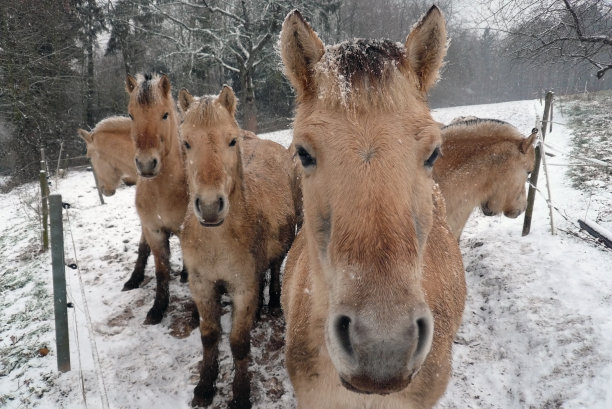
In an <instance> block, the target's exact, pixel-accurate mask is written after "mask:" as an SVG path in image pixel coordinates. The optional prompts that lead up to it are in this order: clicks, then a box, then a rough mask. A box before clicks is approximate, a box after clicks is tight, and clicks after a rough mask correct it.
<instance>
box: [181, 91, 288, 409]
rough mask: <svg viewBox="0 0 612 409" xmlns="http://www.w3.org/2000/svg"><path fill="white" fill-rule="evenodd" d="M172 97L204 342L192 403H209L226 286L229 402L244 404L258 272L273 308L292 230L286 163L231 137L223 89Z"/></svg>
mask: <svg viewBox="0 0 612 409" xmlns="http://www.w3.org/2000/svg"><path fill="white" fill-rule="evenodd" d="M179 104H180V106H181V109H182V111H183V112H184V113H185V114H184V121H183V123H182V124H181V138H182V148H183V151H184V154H185V165H186V168H185V169H186V176H187V182H188V186H189V194H190V204H189V207H188V211H187V215H186V217H185V223H184V228H183V232H182V235H181V246H182V249H183V256H184V259H185V264H186V266H187V269H188V271H189V287H190V289H191V294H192V297H193V299H194V301H195V303H196V305H197V307H198V311H199V313H200V332H201V336H202V345H203V349H204V359H203V363H202V367H201V372H200V381H199V382H198V384H197V386H196V388H195V390H194V397H193V401H192V405H193V406H202V405H204V406H207V405H210V404H211V403H212V401H213V398H214V395H215V384H216V379H217V374H218V370H219V363H218V355H219V340H220V337H221V322H220V319H221V303H220V297H221V293H222V292H227V294H228V295H229V296H230V297H231V299H232V305H233V311H232V329H231V333H230V336H229V341H230V347H231V351H232V356H233V358H234V380H233V384H232V392H233V398H232V401H231V403H230V407H231V408H250V407H251V403H250V398H249V397H250V376H249V372H248V365H249V351H250V341H251V335H250V332H251V328H252V326H253V321H254V318H255V313H256V310H257V309H258V304H259V302H258V298H260V296H259V293H260V292H259V288H260V281H261V277H262V275H263V274H264V273H265V272H266V270H268V267H269V268H270V270H271V292H270V302H269V306H270V307H271V308H274V306H276V307H278V306H280V302H279V301H280V287H279V285H278V277H279V275H280V268H281V264H282V261H283V259H284V257H285V255H286V253H287V251H288V250H289V247H290V246H291V243H292V242H293V238H294V235H295V226H296V209H295V204H294V200H293V197H294V193H293V192H292V183H293V178H294V173H293V172H294V168H293V162H292V160H291V156H290V154H289V151H288V150H287V149H285V148H284V147H282V146H281V145H279V144H277V143H275V142H272V141H268V140H262V139H257V138H241V137H240V129H239V128H238V125H237V123H236V120H235V119H234V115H235V111H236V98H235V96H234V93H233V91H232V89H231V88H229V87H227V86H226V87H224V88H223V89H222V91H221V93H220V94H219V95H218V96H217V97H202V98H199V99H197V100H196V99H195V98H194V97H192V96H191V95H190V94H189V92H187V91H186V90H181V92H180V94H179ZM274 283H276V286H275V285H274ZM274 287H275V288H274Z"/></svg>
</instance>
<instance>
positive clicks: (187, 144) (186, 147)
mask: <svg viewBox="0 0 612 409" xmlns="http://www.w3.org/2000/svg"><path fill="white" fill-rule="evenodd" d="M183 146H184V147H185V149H191V145H189V142H187V141H183Z"/></svg>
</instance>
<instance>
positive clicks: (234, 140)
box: [229, 138, 236, 146]
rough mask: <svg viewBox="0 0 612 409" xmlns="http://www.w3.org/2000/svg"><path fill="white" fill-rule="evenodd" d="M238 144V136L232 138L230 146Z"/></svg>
mask: <svg viewBox="0 0 612 409" xmlns="http://www.w3.org/2000/svg"><path fill="white" fill-rule="evenodd" d="M235 145H236V138H234V139H232V140H231V141H230V143H229V146H235Z"/></svg>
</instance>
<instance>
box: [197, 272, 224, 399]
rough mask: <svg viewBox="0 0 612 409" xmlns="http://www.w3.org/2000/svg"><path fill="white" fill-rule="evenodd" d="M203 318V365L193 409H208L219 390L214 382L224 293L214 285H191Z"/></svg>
mask: <svg viewBox="0 0 612 409" xmlns="http://www.w3.org/2000/svg"><path fill="white" fill-rule="evenodd" d="M190 287H191V290H192V293H193V294H194V296H195V297H194V299H195V302H196V305H197V307H198V312H199V314H200V336H201V339H202V348H203V361H202V366H201V368H200V380H199V382H198V384H197V385H196V387H195V389H194V390H193V400H192V401H191V406H194V407H196V406H208V405H210V404H211V403H212V401H213V398H214V397H215V393H216V392H217V389H216V388H215V382H216V380H217V375H218V373H219V338H220V337H221V292H220V291H219V290H218V289H217V288H215V285H214V283H201V284H200V285H197V284H196V285H193V284H191V285H190Z"/></svg>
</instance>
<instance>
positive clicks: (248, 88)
mask: <svg viewBox="0 0 612 409" xmlns="http://www.w3.org/2000/svg"><path fill="white" fill-rule="evenodd" d="M240 82H241V84H240V85H241V87H240V88H241V89H240V94H241V95H240V100H241V101H240V102H241V104H242V106H243V107H244V108H243V109H244V111H243V112H244V124H243V127H244V129H246V130H248V131H251V132H253V133H257V106H256V104H255V88H254V87H253V72H252V70H250V69H247V70H245V72H243V73H241V75H240Z"/></svg>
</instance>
